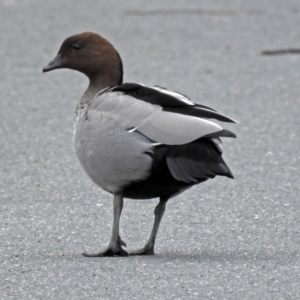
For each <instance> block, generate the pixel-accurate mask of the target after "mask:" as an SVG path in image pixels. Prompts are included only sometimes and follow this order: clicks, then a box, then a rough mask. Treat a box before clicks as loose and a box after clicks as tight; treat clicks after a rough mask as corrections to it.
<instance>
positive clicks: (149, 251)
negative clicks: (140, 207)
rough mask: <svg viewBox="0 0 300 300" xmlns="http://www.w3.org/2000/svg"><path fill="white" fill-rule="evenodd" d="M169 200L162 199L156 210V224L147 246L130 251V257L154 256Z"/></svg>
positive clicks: (166, 198)
mask: <svg viewBox="0 0 300 300" xmlns="http://www.w3.org/2000/svg"><path fill="white" fill-rule="evenodd" d="M168 200H169V196H167V197H166V196H165V197H160V199H159V203H158V205H157V206H156V207H155V209H154V215H155V218H154V224H153V228H152V231H151V234H150V237H149V239H148V241H147V243H146V245H145V246H144V247H143V248H142V249H139V250H135V251H129V255H153V254H154V244H155V239H156V235H157V232H158V228H159V224H160V221H161V219H162V217H163V215H164V212H165V210H166V203H167V201H168Z"/></svg>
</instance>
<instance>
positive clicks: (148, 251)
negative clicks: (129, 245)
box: [128, 244, 154, 255]
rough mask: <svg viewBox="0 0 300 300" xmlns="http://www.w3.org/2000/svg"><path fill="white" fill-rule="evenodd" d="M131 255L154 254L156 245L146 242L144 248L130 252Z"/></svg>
mask: <svg viewBox="0 0 300 300" xmlns="http://www.w3.org/2000/svg"><path fill="white" fill-rule="evenodd" d="M128 254H129V255H154V245H152V246H151V245H148V244H146V245H145V246H144V247H143V248H142V249H139V250H133V251H129V252H128Z"/></svg>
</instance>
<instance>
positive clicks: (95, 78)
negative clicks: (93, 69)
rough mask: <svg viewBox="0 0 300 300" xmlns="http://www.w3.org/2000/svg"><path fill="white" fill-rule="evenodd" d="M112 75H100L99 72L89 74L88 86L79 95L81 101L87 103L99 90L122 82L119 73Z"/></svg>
mask: <svg viewBox="0 0 300 300" xmlns="http://www.w3.org/2000/svg"><path fill="white" fill-rule="evenodd" d="M111 75H112V76H107V75H105V76H102V75H101V74H95V75H92V76H89V81H90V82H89V86H88V88H87V89H86V91H85V92H84V94H83V95H82V97H81V102H83V103H88V102H89V101H90V100H91V99H93V97H94V96H95V95H96V94H97V93H98V92H100V91H101V90H103V89H105V88H108V87H110V86H115V85H119V84H121V83H122V79H121V78H120V75H119V76H118V75H117V74H111Z"/></svg>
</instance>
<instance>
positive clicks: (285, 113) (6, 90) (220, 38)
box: [0, 0, 300, 299]
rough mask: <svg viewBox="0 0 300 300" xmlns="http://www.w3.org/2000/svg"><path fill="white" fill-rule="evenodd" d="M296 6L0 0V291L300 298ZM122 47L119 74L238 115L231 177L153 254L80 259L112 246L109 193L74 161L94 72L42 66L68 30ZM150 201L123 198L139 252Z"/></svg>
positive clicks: (167, 226)
mask: <svg viewBox="0 0 300 300" xmlns="http://www.w3.org/2000/svg"><path fill="white" fill-rule="evenodd" d="M299 28H300V3H299V1H298V0H291V1H286V0H282V1H279V0H264V1H261V0H254V1H242V0H240V1H238V0H232V1H231V0H218V1H199V0H190V1H183V0H181V1H180V0H174V1H158V0H155V1H142V0H140V1H138V0H133V1H130V2H129V1H104V0H102V1H99V0H85V1H79V0H73V1H58V0H52V1H38V0H23V1H21V0H0V93H1V96H0V97H1V99H0V176H1V180H0V222H1V227H0V228H1V229H0V299H300V254H299V253H300V204H299V203H300V202H299V198H300V176H299V175H300V174H299V169H300V135H299V130H300V118H299V115H300V55H299V54H298V55H297V54H286V55H273V56H263V55H261V51H263V50H277V49H289V48H300V30H299ZM87 30H89V31H94V32H98V33H99V34H101V35H103V36H104V37H106V38H107V39H109V40H110V41H111V42H112V43H113V44H114V45H115V47H116V48H117V49H118V50H119V52H120V54H121V57H122V58H123V62H124V68H125V81H127V82H142V83H145V84H149V85H152V84H159V85H161V86H165V87H168V88H170V89H173V90H176V91H180V92H182V93H183V94H186V95H188V96H189V97H191V98H192V99H193V100H194V101H196V102H201V103H203V104H207V105H210V106H212V107H214V108H216V109H218V110H220V111H222V112H223V113H225V114H227V115H229V116H231V117H233V118H235V119H237V120H239V122H240V124H239V125H232V126H231V125H230V126H229V127H228V128H229V129H231V130H233V131H235V132H236V133H237V135H238V139H236V140H233V139H232V140H231V139H227V140H226V139H223V140H224V148H225V153H224V157H225V159H226V162H227V163H228V165H229V166H230V168H231V170H232V172H233V173H234V175H235V180H230V179H227V178H216V179H214V180H211V181H209V182H206V183H204V184H201V185H198V186H196V187H194V188H192V189H190V190H188V191H187V192H185V193H184V194H182V195H180V196H178V197H177V198H174V199H172V200H171V201H170V202H169V203H168V206H167V210H166V214H165V217H164V219H163V221H162V226H161V228H160V232H159V236H158V240H157V246H156V253H157V254H156V255H155V256H150V257H127V258H85V257H83V256H81V253H82V252H83V251H84V250H86V251H96V250H100V248H101V247H103V246H105V244H106V243H107V242H108V240H109V236H110V231H111V225H112V197H111V195H109V194H107V193H106V192H104V191H102V190H100V188H98V187H97V186H95V185H94V184H93V183H92V182H91V181H90V180H89V179H88V178H87V177H86V175H85V174H84V172H83V171H82V170H81V167H80V166H79V163H78V162H77V159H76V156H75V151H74V149H73V145H72V130H73V128H72V126H73V124H72V122H73V112H74V110H75V106H76V102H77V99H79V97H80V95H81V94H82V93H83V91H84V89H85V88H86V85H87V80H86V78H84V76H83V75H81V74H79V73H75V72H71V71H68V70H58V71H55V72H51V73H48V74H42V67H43V66H45V65H46V64H47V63H48V62H49V61H50V60H51V59H52V58H53V57H54V55H55V54H56V53H57V51H58V48H59V46H60V44H61V42H62V41H63V40H64V38H66V37H67V36H69V35H72V34H75V33H79V32H83V31H87ZM156 202H157V201H156V200H151V201H134V200H125V206H124V212H123V215H122V221H121V234H122V238H123V239H124V240H125V241H126V242H127V244H128V248H129V249H135V248H137V247H141V246H142V245H143V244H144V242H145V240H146V239H147V237H148V235H149V232H150V229H151V226H152V221H153V209H154V207H155V205H156Z"/></svg>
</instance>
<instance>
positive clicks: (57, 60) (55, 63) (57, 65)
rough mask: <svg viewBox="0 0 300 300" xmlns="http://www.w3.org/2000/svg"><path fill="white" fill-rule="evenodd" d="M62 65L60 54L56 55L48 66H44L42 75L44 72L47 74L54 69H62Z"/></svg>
mask: <svg viewBox="0 0 300 300" xmlns="http://www.w3.org/2000/svg"><path fill="white" fill-rule="evenodd" d="M63 67H64V65H63V63H62V61H61V54H60V53H58V54H57V55H56V56H55V57H54V58H53V59H52V60H51V61H50V62H49V64H48V66H46V67H45V68H43V73H45V72H49V71H52V70H55V69H61V68H63Z"/></svg>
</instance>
